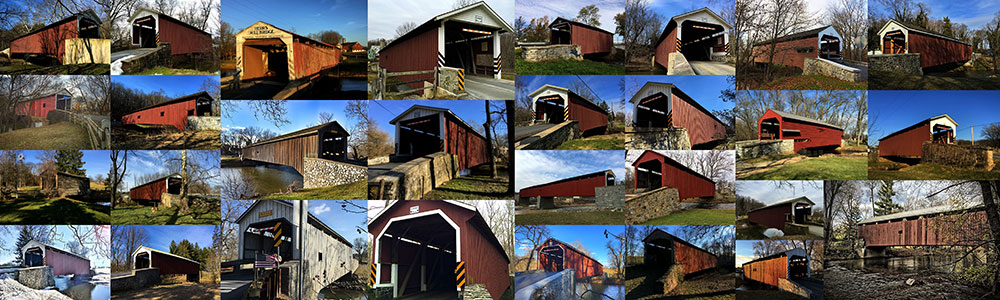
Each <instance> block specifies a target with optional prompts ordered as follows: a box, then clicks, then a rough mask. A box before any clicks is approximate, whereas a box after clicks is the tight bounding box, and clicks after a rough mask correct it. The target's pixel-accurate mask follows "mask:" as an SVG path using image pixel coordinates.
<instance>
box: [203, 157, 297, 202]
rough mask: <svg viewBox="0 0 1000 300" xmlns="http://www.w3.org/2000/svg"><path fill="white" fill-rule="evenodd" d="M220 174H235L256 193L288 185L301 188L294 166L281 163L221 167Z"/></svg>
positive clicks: (278, 189) (271, 191)
mask: <svg viewBox="0 0 1000 300" xmlns="http://www.w3.org/2000/svg"><path fill="white" fill-rule="evenodd" d="M222 176H223V177H228V176H237V177H238V178H240V179H242V180H244V181H247V182H250V183H252V186H253V187H254V192H255V193H257V194H262V195H264V194H271V193H277V192H283V191H287V190H288V186H290V185H294V186H295V187H296V188H302V179H303V178H302V175H300V174H299V172H297V171H295V168H292V167H289V166H282V165H271V164H264V165H256V166H240V167H232V168H230V167H226V168H222Z"/></svg>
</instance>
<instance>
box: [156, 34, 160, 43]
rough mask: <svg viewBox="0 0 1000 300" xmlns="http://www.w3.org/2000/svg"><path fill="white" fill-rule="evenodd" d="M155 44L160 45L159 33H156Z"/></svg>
mask: <svg viewBox="0 0 1000 300" xmlns="http://www.w3.org/2000/svg"><path fill="white" fill-rule="evenodd" d="M156 43H157V44H159V43H160V33H159V32H157V33H156Z"/></svg>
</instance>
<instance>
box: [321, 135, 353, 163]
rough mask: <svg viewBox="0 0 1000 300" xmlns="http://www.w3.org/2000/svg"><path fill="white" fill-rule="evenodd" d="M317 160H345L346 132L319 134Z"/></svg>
mask: <svg viewBox="0 0 1000 300" xmlns="http://www.w3.org/2000/svg"><path fill="white" fill-rule="evenodd" d="M319 140H320V144H319V147H320V148H319V152H318V153H319V158H322V159H329V160H337V161H343V160H346V159H347V132H343V131H341V130H339V129H328V130H321V131H320V132H319Z"/></svg>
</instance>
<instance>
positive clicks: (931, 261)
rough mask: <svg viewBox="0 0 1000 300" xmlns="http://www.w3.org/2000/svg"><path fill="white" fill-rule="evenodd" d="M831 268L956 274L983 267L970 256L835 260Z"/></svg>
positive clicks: (831, 262)
mask: <svg viewBox="0 0 1000 300" xmlns="http://www.w3.org/2000/svg"><path fill="white" fill-rule="evenodd" d="M829 263H830V265H831V266H841V267H844V268H848V269H855V270H864V271H869V272H893V271H895V272H933V273H954V272H955V271H956V270H957V269H961V268H965V267H972V266H978V265H982V264H983V263H982V261H980V260H979V259H976V258H975V255H969V256H967V257H965V258H962V257H961V256H959V255H954V254H952V255H919V256H908V257H877V258H860V259H848V260H834V261H830V262H829Z"/></svg>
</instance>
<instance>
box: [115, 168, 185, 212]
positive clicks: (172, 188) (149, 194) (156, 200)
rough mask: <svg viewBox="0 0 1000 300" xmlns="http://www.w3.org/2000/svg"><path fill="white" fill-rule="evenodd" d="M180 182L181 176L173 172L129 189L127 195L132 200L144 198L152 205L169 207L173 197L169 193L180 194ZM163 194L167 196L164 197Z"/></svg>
mask: <svg viewBox="0 0 1000 300" xmlns="http://www.w3.org/2000/svg"><path fill="white" fill-rule="evenodd" d="M181 184H182V180H181V176H180V175H178V174H176V173H174V174H170V175H167V176H164V177H161V178H158V179H156V180H152V181H149V182H146V183H143V184H141V185H139V186H136V187H133V188H131V189H129V190H128V197H129V199H130V200H132V201H136V200H145V201H150V202H151V203H152V204H153V205H160V204H162V205H164V206H167V207H169V206H170V204H171V203H170V202H171V200H172V199H173V197H171V196H170V195H173V196H178V195H180V194H181ZM164 194H168V196H166V197H164Z"/></svg>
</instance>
